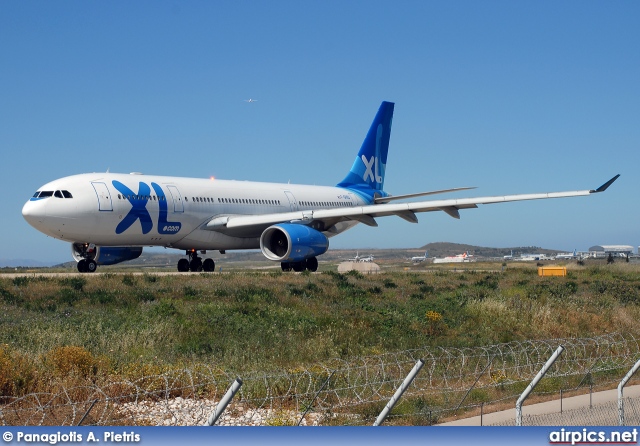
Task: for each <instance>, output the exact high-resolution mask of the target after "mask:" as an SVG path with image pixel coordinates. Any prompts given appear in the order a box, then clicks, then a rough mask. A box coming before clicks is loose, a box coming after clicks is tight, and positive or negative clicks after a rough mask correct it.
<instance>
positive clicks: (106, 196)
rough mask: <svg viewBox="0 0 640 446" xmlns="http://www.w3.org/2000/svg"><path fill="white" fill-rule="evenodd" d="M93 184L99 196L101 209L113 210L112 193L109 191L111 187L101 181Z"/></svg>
mask: <svg viewBox="0 0 640 446" xmlns="http://www.w3.org/2000/svg"><path fill="white" fill-rule="evenodd" d="M91 185H92V186H93V189H94V190H95V191H96V195H97V196H98V208H99V209H100V210H101V211H113V204H112V202H111V194H110V193H109V188H108V187H107V185H106V184H105V183H100V182H95V183H94V182H92V183H91Z"/></svg>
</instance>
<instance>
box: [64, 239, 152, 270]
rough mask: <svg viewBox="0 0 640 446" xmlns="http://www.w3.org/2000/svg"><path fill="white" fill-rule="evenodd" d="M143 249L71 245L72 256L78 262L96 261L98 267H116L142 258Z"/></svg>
mask: <svg viewBox="0 0 640 446" xmlns="http://www.w3.org/2000/svg"><path fill="white" fill-rule="evenodd" d="M140 254H142V247H139V246H138V247H128V246H126V247H125V246H94V245H85V244H82V243H72V244H71V255H72V256H73V258H74V259H75V261H76V262H79V261H80V260H82V259H88V260H89V259H91V260H95V262H96V263H97V264H98V265H115V264H116V263H120V262H126V261H127V260H133V259H137V258H138V257H140Z"/></svg>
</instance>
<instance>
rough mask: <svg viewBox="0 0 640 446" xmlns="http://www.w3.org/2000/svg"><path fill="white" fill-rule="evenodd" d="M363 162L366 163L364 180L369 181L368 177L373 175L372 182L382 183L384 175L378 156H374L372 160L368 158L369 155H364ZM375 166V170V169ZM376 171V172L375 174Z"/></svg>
mask: <svg viewBox="0 0 640 446" xmlns="http://www.w3.org/2000/svg"><path fill="white" fill-rule="evenodd" d="M362 162H363V163H364V167H365V169H366V170H365V171H364V176H363V177H362V179H363V180H365V181H367V178H369V177H371V181H372V182H376V183H378V184H381V183H382V176H381V175H380V167H379V165H378V157H377V156H372V157H371V159H370V160H367V157H366V156H364V155H362ZM374 167H375V171H374ZM374 172H375V174H374Z"/></svg>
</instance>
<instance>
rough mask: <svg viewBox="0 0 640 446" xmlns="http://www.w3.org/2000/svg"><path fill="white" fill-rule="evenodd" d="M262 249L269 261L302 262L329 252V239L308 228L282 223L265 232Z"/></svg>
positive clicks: (262, 236) (262, 238)
mask: <svg viewBox="0 0 640 446" xmlns="http://www.w3.org/2000/svg"><path fill="white" fill-rule="evenodd" d="M260 249H261V250H262V254H264V256H265V257H266V258H267V259H269V260H275V261H278V262H300V261H302V260H305V259H308V258H310V257H315V256H319V255H321V254H324V253H325V252H327V249H329V239H328V238H327V237H326V236H325V235H324V234H323V233H322V232H319V231H316V230H315V229H313V228H310V227H308V226H305V225H301V224H300V225H297V224H291V223H281V224H278V225H273V226H270V227H268V228H267V229H265V230H264V232H263V233H262V235H261V236H260Z"/></svg>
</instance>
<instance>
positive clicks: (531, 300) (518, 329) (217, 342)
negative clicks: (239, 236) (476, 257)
mask: <svg viewBox="0 0 640 446" xmlns="http://www.w3.org/2000/svg"><path fill="white" fill-rule="evenodd" d="M476 267H477V266H476ZM639 270H640V268H639V267H638V266H637V265H629V264H615V265H610V266H596V267H575V268H572V269H571V270H570V272H569V275H568V276H567V277H554V278H540V277H538V276H537V273H536V270H535V269H534V268H527V267H517V268H511V267H509V268H507V269H505V271H503V272H477V271H473V270H464V271H460V270H457V271H456V272H454V271H451V270H445V269H442V270H438V271H435V272H388V273H384V274H380V275H373V276H363V275H361V274H358V273H349V274H345V275H341V274H337V273H334V272H323V273H319V274H308V273H302V274H282V273H280V272H273V273H258V272H232V273H225V274H200V275H185V276H159V275H153V274H146V275H132V274H104V275H94V276H90V275H85V276H77V277H67V278H46V277H39V276H23V277H16V278H0V308H1V310H2V311H1V313H0V392H1V394H2V395H3V396H19V395H24V394H27V393H33V392H38V391H51V390H52V389H55V388H56V386H58V385H61V384H62V383H64V385H66V386H69V385H70V384H71V385H73V384H81V383H82V382H88V381H89V382H101V381H107V380H112V379H113V378H114V377H118V376H127V377H129V378H134V379H135V378H138V377H143V376H149V375H151V374H154V373H160V372H162V371H166V370H172V369H178V368H182V367H194V368H197V367H198V366H200V365H207V366H209V367H216V368H219V369H223V370H227V371H233V372H236V373H247V372H250V371H257V370H260V371H267V370H278V369H288V370H292V369H295V368H296V367H298V366H309V365H311V364H314V363H319V362H321V361H326V360H328V359H331V358H351V357H354V356H362V355H372V354H379V353H383V352H388V351H398V350H403V349H410V348H418V347H425V346H456V347H471V346H478V345H488V344H496V343H503V342H509V341H512V340H526V339H548V338H556V337H588V336H594V335H598V334H603V333H609V332H633V333H637V332H638V331H639V330H638V328H639V326H638V323H637V321H638V320H639V318H640V274H638V272H639ZM0 277H1V276H0ZM477 397H478V398H480V399H482V395H480V396H477Z"/></svg>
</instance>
